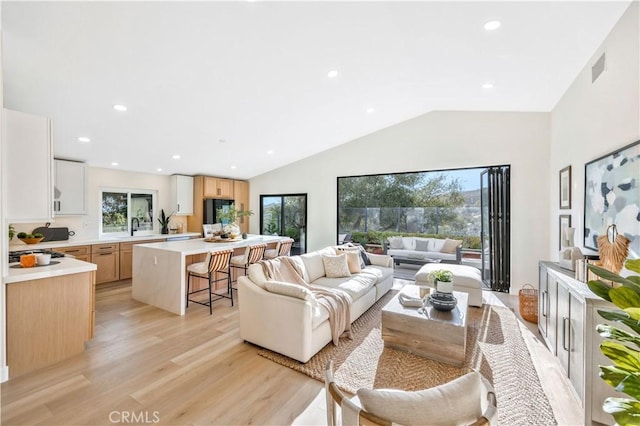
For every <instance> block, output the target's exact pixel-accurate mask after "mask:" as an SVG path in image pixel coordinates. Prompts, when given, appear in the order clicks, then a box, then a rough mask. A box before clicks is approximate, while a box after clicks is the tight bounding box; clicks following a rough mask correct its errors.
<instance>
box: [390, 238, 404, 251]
mask: <svg viewBox="0 0 640 426" xmlns="http://www.w3.org/2000/svg"><path fill="white" fill-rule="evenodd" d="M387 240H388V241H389V248H390V249H403V248H404V244H403V242H402V237H389V238H387Z"/></svg>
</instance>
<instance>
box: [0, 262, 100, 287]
mask: <svg viewBox="0 0 640 426" xmlns="http://www.w3.org/2000/svg"><path fill="white" fill-rule="evenodd" d="M51 261H57V262H60V263H58V264H57V265H47V266H36V267H33V268H12V267H11V266H13V265H19V264H20V263H19V262H16V263H10V264H9V269H8V271H9V272H8V275H7V276H6V277H4V282H5V284H13V283H19V282H23V281H30V280H40V279H43V278H51V277H58V276H61V275H71V274H79V273H82V272H90V271H95V270H96V269H97V268H98V267H97V266H96V265H95V264H94V263H89V262H83V261H81V260H76V259H73V258H70V257H59V258H55V259H51Z"/></svg>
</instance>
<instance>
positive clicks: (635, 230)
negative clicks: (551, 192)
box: [584, 141, 640, 259]
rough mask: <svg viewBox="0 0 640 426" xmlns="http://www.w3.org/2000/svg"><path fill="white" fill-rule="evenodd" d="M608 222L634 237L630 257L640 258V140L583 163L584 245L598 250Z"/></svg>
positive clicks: (628, 235) (621, 231)
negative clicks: (600, 237) (600, 238)
mask: <svg viewBox="0 0 640 426" xmlns="http://www.w3.org/2000/svg"><path fill="white" fill-rule="evenodd" d="M609 225H616V228H617V230H618V233H620V234H622V235H624V236H625V237H627V238H628V239H629V240H631V243H630V245H629V257H630V258H632V259H634V258H638V257H640V141H636V142H634V143H632V144H630V145H627V146H624V147H622V148H620V149H618V150H616V151H614V152H611V153H609V154H607V155H604V156H602V157H600V158H596V159H595V160H593V161H590V162H589V163H587V164H585V166H584V246H585V247H588V248H590V249H593V250H597V249H598V242H597V239H598V237H599V236H600V235H603V234H605V233H606V232H607V227H608V226H609Z"/></svg>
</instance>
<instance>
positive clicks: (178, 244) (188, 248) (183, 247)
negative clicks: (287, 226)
mask: <svg viewBox="0 0 640 426" xmlns="http://www.w3.org/2000/svg"><path fill="white" fill-rule="evenodd" d="M282 239H283V237H279V236H273V235H251V234H250V235H249V236H248V237H247V239H246V240H239V241H232V242H207V241H205V240H204V238H199V239H193V240H184V241H166V242H160V243H148V244H139V245H136V247H144V248H145V249H156V250H162V251H169V252H177V253H181V254H183V255H185V256H188V255H193V254H202V253H207V252H210V251H219V250H225V249H230V248H233V249H236V248H241V247H247V246H249V245H253V244H260V243H267V244H269V243H275V242H278V241H280V240H282Z"/></svg>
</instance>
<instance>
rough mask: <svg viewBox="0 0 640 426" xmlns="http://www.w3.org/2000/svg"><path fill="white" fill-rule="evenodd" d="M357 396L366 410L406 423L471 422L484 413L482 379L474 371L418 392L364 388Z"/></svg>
mask: <svg viewBox="0 0 640 426" xmlns="http://www.w3.org/2000/svg"><path fill="white" fill-rule="evenodd" d="M358 398H359V399H360V403H361V404H362V407H363V408H364V409H365V410H366V411H368V412H370V413H371V414H374V415H376V416H378V417H381V418H383V419H386V420H389V421H391V422H393V423H399V424H403V425H423V424H427V423H428V424H430V425H445V424H446V425H450V424H469V423H473V422H474V421H475V420H477V419H478V418H480V417H481V416H482V406H481V398H482V381H481V378H480V373H477V372H475V371H474V372H471V373H468V374H465V375H464V376H462V377H459V378H457V379H455V380H453V381H451V382H449V383H445V384H444V385H440V386H437V387H434V388H430V389H425V390H421V391H417V392H405V391H401V390H396V389H364V388H362V389H359V390H358Z"/></svg>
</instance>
